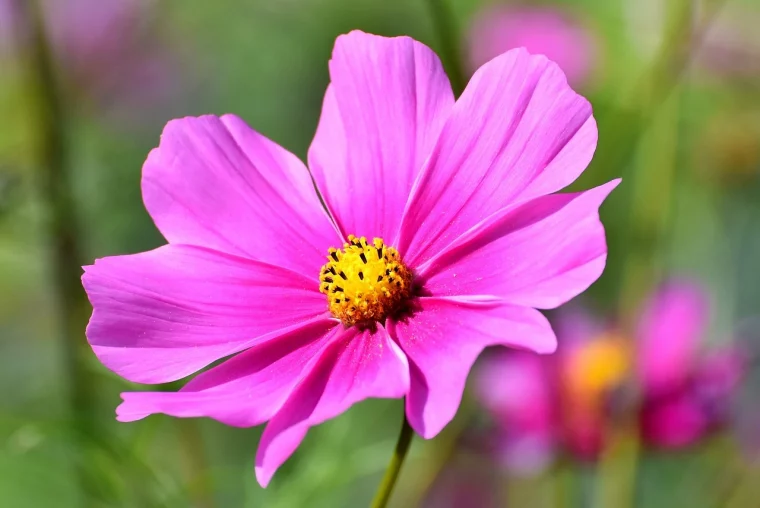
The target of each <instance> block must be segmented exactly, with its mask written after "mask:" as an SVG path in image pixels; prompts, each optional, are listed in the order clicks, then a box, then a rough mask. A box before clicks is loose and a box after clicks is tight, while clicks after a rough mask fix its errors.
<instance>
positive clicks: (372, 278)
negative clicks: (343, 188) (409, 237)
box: [319, 235, 412, 326]
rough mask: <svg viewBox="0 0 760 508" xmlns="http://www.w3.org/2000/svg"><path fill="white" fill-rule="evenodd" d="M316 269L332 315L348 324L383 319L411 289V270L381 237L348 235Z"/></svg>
mask: <svg viewBox="0 0 760 508" xmlns="http://www.w3.org/2000/svg"><path fill="white" fill-rule="evenodd" d="M327 260H328V262H327V264H326V265H324V266H323V267H322V270H320V272H319V282H320V284H319V290H320V291H321V292H322V293H324V294H326V295H327V302H328V306H329V308H330V312H332V314H333V316H335V317H336V318H338V319H340V320H341V321H343V323H345V324H346V325H347V326H353V325H356V324H363V323H364V324H367V323H371V322H373V321H382V320H384V319H385V318H386V317H387V316H389V315H391V314H393V313H395V312H397V311H398V310H399V309H400V308H401V307H402V306H403V304H404V302H405V301H406V300H407V299H408V298H409V295H410V294H411V291H412V272H410V271H409V269H408V268H407V267H406V266H404V263H402V262H401V256H400V255H399V253H398V251H397V250H396V249H394V248H393V247H388V246H386V245H385V244H384V243H383V241H382V240H381V239H380V238H375V239H374V240H372V242H371V243H369V242H367V239H366V238H365V237H361V238H357V237H355V236H354V235H349V236H348V242H346V243H344V244H343V249H335V248H330V250H329V251H328V256H327Z"/></svg>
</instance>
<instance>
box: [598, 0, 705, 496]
mask: <svg viewBox="0 0 760 508" xmlns="http://www.w3.org/2000/svg"><path fill="white" fill-rule="evenodd" d="M694 24H695V7H694V5H693V1H692V0H675V1H672V2H670V3H669V4H668V11H667V19H666V24H665V34H664V36H663V42H662V47H661V49H660V53H659V56H658V58H657V59H655V62H654V64H653V66H652V69H651V71H650V72H649V74H648V75H647V76H646V77H645V78H644V81H642V86H640V87H639V88H638V89H637V94H638V95H637V96H636V97H633V98H632V99H633V103H634V106H635V108H636V109H637V110H640V111H642V112H646V116H644V115H642V116H640V117H639V122H646V123H649V122H651V124H650V125H649V128H648V129H644V125H646V124H645V123H639V125H636V126H635V127H636V136H635V140H636V141H639V140H640V141H641V143H640V150H639V153H638V154H637V157H634V160H636V166H635V168H634V171H633V172H632V173H631V176H630V177H629V178H628V179H627V184H628V185H629V186H630V187H631V189H632V197H631V202H630V212H629V224H628V227H627V234H628V240H629V241H628V242H627V251H626V253H625V259H624V265H623V272H622V278H621V281H620V293H619V295H620V297H619V311H618V315H619V316H620V321H621V324H622V327H623V330H624V332H625V335H626V336H627V337H633V336H634V333H635V323H636V320H637V315H638V309H639V307H640V305H641V302H642V301H643V300H644V299H645V297H646V295H647V294H648V293H649V292H650V291H651V290H652V288H654V287H655V286H656V285H657V284H658V282H659V281H660V280H661V278H662V275H663V274H662V266H661V253H662V245H663V244H664V241H665V240H666V238H667V231H668V229H669V224H670V221H669V216H670V208H671V201H672V189H673V183H674V179H675V170H676V166H677V161H676V158H677V146H678V118H679V112H678V103H679V94H678V93H677V91H678V84H679V81H680V77H681V75H682V72H683V70H684V69H685V68H686V67H687V64H688V62H689V57H690V52H691V49H692V48H693V43H694V40H695V36H694V35H695V31H694ZM674 89H675V91H674ZM623 146H626V145H623ZM628 146H630V147H631V148H634V147H635V146H636V143H635V142H634V144H632V145H628ZM630 155H633V152H630ZM621 162H623V161H621ZM632 347H635V345H632ZM628 384H629V386H631V387H635V380H633V379H629V380H628ZM638 410H639V408H638V403H637V402H635V403H633V404H631V406H630V407H628V408H626V410H625V412H624V413H623V414H621V415H619V416H618V418H615V419H614V420H613V421H612V422H611V425H610V427H609V429H608V440H609V445H608V446H607V447H606V449H605V450H604V451H603V453H602V456H601V457H600V462H599V466H598V469H597V480H596V488H595V492H594V503H595V505H596V506H597V507H599V508H605V507H609V506H616V507H619V508H628V507H631V506H634V505H635V496H636V479H637V470H638V459H639V453H640V447H641V443H640V442H639V428H638Z"/></svg>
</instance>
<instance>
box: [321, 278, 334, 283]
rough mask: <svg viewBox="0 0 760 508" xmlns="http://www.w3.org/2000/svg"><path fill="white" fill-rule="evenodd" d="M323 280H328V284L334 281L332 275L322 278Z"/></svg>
mask: <svg viewBox="0 0 760 508" xmlns="http://www.w3.org/2000/svg"><path fill="white" fill-rule="evenodd" d="M322 280H324V281H325V282H327V283H328V284H332V282H333V280H332V277H325V278H324V279H322Z"/></svg>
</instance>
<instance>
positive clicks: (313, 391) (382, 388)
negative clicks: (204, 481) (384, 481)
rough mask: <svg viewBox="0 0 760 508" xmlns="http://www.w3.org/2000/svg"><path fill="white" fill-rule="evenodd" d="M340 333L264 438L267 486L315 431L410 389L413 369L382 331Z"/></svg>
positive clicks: (260, 461)
mask: <svg viewBox="0 0 760 508" xmlns="http://www.w3.org/2000/svg"><path fill="white" fill-rule="evenodd" d="M339 329H340V330H343V331H342V332H341V331H338V332H336V334H335V337H334V340H333V341H332V342H331V343H330V344H329V345H328V346H327V347H326V348H325V349H324V350H323V351H322V353H321V354H320V355H319V356H318V357H316V358H315V359H314V361H313V362H312V364H311V365H310V367H307V370H308V373H307V374H306V375H305V376H304V377H303V378H302V379H301V381H300V382H299V384H298V386H296V387H295V389H294V390H293V392H292V394H291V395H290V397H289V398H288V400H287V402H285V404H284V405H283V406H282V409H280V411H279V412H278V413H277V414H276V415H275V416H274V417H273V418H272V420H271V421H270V422H269V425H267V428H266V429H265V430H264V434H263V435H262V436H261V443H260V444H259V450H258V453H257V456H256V477H257V478H258V480H259V483H260V484H261V485H262V486H264V487H265V486H266V485H267V484H268V483H269V480H270V479H271V478H272V475H274V473H275V471H276V470H277V468H278V467H280V465H281V464H282V463H283V462H285V460H287V458H288V457H290V455H291V454H292V453H293V452H294V451H295V449H296V448H297V447H298V445H299V444H300V443H301V441H302V440H303V438H304V436H306V432H307V431H308V430H309V427H313V426H314V425H318V424H320V423H322V422H324V421H325V420H329V419H330V418H334V417H335V416H337V415H339V414H340V413H342V412H344V411H346V410H347V409H348V408H349V407H351V406H352V405H353V404H355V403H356V402H359V401H361V400H364V399H366V398H369V397H379V398H398V397H402V396H403V395H404V394H406V392H407V391H408V389H409V365H408V363H407V360H406V357H405V356H404V354H403V353H402V352H401V350H400V349H399V348H398V346H397V345H396V344H395V343H394V342H393V341H392V340H391V339H390V338H389V337H388V335H387V332H386V331H385V329H384V328H383V327H382V326H379V327H378V328H377V330H376V331H374V332H371V331H369V330H364V331H361V330H358V329H357V328H356V327H352V328H348V329H342V328H339Z"/></svg>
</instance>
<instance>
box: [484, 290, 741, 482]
mask: <svg viewBox="0 0 760 508" xmlns="http://www.w3.org/2000/svg"><path fill="white" fill-rule="evenodd" d="M707 307H708V306H707V302H706V298H705V295H704V294H703V292H702V291H701V290H700V289H699V288H698V287H697V286H695V285H694V284H692V283H688V282H685V281H671V282H669V283H667V284H665V285H663V286H662V287H661V288H660V289H659V290H658V291H656V292H655V293H654V294H653V295H652V297H651V299H650V301H649V302H648V303H647V305H646V306H645V309H644V310H643V312H642V313H641V316H640V317H639V326H638V329H637V330H636V333H635V337H634V340H626V339H625V338H624V336H623V335H621V333H620V332H619V331H618V330H617V328H616V327H615V326H610V325H609V324H606V323H604V322H602V321H601V320H598V319H594V317H593V316H591V315H590V314H588V313H586V312H585V311H582V310H580V309H573V310H571V311H569V312H568V311H564V312H563V313H562V314H560V316H559V319H558V321H557V331H558V336H559V337H560V339H561V341H562V344H563V348H562V349H560V351H559V353H558V354H557V355H555V356H554V357H550V358H541V357H539V356H537V355H533V354H530V353H517V354H515V353H511V352H510V353H505V352H501V353H499V354H497V355H492V356H490V357H489V358H487V359H486V361H485V362H484V363H483V366H482V368H481V370H480V372H479V375H478V378H477V379H478V384H477V386H478V390H477V394H478V395H479V398H480V400H481V401H482V403H483V405H484V407H485V408H486V409H487V410H488V411H489V413H491V415H492V416H493V418H494V420H495V422H496V423H497V425H498V427H499V429H500V433H501V434H502V435H503V436H504V437H503V439H502V440H501V443H502V446H500V447H499V448H498V449H497V450H496V452H497V454H498V456H499V457H501V458H504V457H507V458H508V459H509V460H507V461H506V463H507V465H508V466H509V467H510V468H511V469H513V470H514V469H515V468H517V470H518V471H520V470H524V469H525V465H526V464H529V465H530V464H536V465H537V467H530V468H529V469H528V471H529V472H532V471H535V470H536V469H541V467H538V466H544V465H546V464H548V463H549V459H550V458H551V457H552V456H553V455H554V454H555V453H556V450H557V448H558V447H560V446H563V447H564V448H565V449H567V450H568V451H570V452H571V453H573V454H574V455H576V456H578V457H581V458H584V459H594V458H596V457H597V456H598V454H599V453H600V451H601V450H602V448H603V447H604V446H605V442H606V429H607V428H608V427H609V426H610V424H611V423H612V421H611V419H612V418H614V414H613V411H612V409H613V408H614V405H611V404H610V402H611V399H612V398H613V397H614V396H615V395H617V394H620V393H621V391H624V387H625V385H626V382H627V380H628V379H632V380H633V381H634V382H635V383H636V385H637V386H638V388H639V391H640V398H641V400H640V412H639V413H638V419H639V422H640V427H641V435H642V438H643V439H644V441H645V442H646V444H648V445H651V446H655V447H666V448H676V447H681V446H685V445H688V444H691V443H693V442H695V441H697V440H698V439H700V438H702V437H704V436H705V435H707V434H708V433H709V432H710V431H712V430H714V429H716V428H718V427H719V426H720V425H721V424H722V423H725V421H726V419H727V412H728V403H729V401H730V396H731V395H732V394H733V392H734V391H735V390H736V388H737V386H738V383H739V378H740V377H741V372H742V369H743V366H742V363H743V362H742V356H741V355H740V354H739V352H738V351H737V350H736V349H734V348H731V347H726V348H720V349H715V350H713V351H710V352H705V353H702V352H700V351H699V342H700V339H701V338H702V335H703V333H704V330H705V328H706V322H707V315H708V313H707ZM518 373H519V374H518ZM518 375H519V378H520V379H519V382H517V381H516V380H513V378H514V377H515V376H518ZM510 380H511V381H510ZM537 443H540V444H541V446H540V447H537V446H535V445H536V444H537ZM526 450H527V451H526ZM539 452H540V453H539ZM538 458H540V461H539V460H538Z"/></svg>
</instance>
